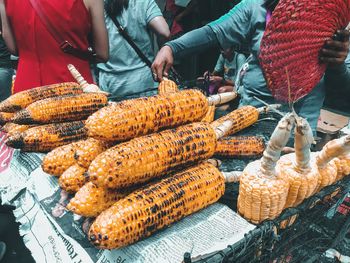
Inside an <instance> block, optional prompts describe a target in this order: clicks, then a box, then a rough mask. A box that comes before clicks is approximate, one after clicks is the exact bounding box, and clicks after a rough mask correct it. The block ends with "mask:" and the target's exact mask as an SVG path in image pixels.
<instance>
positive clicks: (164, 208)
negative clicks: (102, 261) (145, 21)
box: [89, 163, 225, 249]
mask: <svg viewBox="0 0 350 263" xmlns="http://www.w3.org/2000/svg"><path fill="white" fill-rule="evenodd" d="M224 191H225V178H224V176H223V175H222V174H221V173H220V171H219V170H218V169H217V168H216V167H214V166H213V165H211V164H209V163H203V164H201V165H199V166H196V167H194V168H190V169H188V170H185V171H183V172H181V173H178V174H176V175H175V176H172V177H169V178H166V179H163V180H162V181H160V182H159V183H155V184H152V185H150V186H147V187H145V188H143V189H141V190H138V191H135V192H133V193H131V194H130V195H128V196H127V197H125V198H123V199H121V200H119V201H118V202H116V203H115V204H114V205H113V206H111V207H110V208H109V209H107V210H106V211H104V212H102V213H101V214H100V215H99V216H98V217H97V218H96V220H95V222H94V223H93V224H92V226H91V228H90V231H89V239H90V241H91V242H92V243H93V244H94V245H95V246H97V247H99V248H106V249H114V248H120V247H124V246H126V245H129V244H132V243H134V242H136V241H138V240H140V239H141V238H144V237H148V236H150V235H151V234H152V233H154V232H156V231H158V230H160V229H163V228H164V227H167V226H169V225H171V224H172V223H174V222H176V221H179V220H180V219H182V218H183V217H185V216H188V215H190V214H193V213H195V212H197V211H198V210H201V209H203V208H205V207H207V206H208V205H210V204H212V203H215V202H216V201H217V200H218V199H219V198H220V197H221V196H222V195H223V194H224Z"/></svg>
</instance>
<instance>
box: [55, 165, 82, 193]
mask: <svg viewBox="0 0 350 263" xmlns="http://www.w3.org/2000/svg"><path fill="white" fill-rule="evenodd" d="M85 173H86V168H84V167H81V166H80V165H79V164H73V165H72V166H71V167H69V168H68V169H67V170H66V171H65V172H64V173H63V174H62V175H61V176H60V178H59V179H58V183H59V185H60V187H61V188H62V189H63V190H65V191H66V192H68V193H76V192H78V191H79V189H80V188H81V187H83V185H84V184H85V183H86V177H85Z"/></svg>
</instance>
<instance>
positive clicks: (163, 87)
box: [158, 79, 179, 95]
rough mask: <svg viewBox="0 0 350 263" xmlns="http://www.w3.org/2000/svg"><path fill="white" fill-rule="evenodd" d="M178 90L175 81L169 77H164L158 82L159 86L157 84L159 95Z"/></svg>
mask: <svg viewBox="0 0 350 263" xmlns="http://www.w3.org/2000/svg"><path fill="white" fill-rule="evenodd" d="M178 91H179V88H178V87H177V85H176V83H175V82H174V81H172V80H170V79H164V80H162V81H161V82H160V83H159V86H158V94H159V95H165V94H169V93H171V92H178Z"/></svg>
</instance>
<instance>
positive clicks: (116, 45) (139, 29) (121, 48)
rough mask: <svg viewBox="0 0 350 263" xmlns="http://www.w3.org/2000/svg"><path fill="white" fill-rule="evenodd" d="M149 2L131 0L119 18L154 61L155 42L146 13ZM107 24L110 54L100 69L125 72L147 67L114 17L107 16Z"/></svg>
mask: <svg viewBox="0 0 350 263" xmlns="http://www.w3.org/2000/svg"><path fill="white" fill-rule="evenodd" d="M147 2H149V1H138V0H130V2H129V7H128V8H127V9H126V10H124V12H123V13H122V14H121V15H120V16H118V17H117V19H118V22H119V23H120V25H121V26H122V27H123V28H125V29H126V31H127V33H128V34H129V36H130V37H131V39H132V40H133V41H134V42H135V44H136V45H137V46H138V48H139V49H140V50H141V51H142V52H143V53H144V54H145V55H146V57H147V58H148V59H149V60H151V61H153V59H154V53H153V44H152V39H151V35H150V32H149V29H148V25H147V17H146V14H145V8H146V3H147ZM159 13H160V11H159ZM106 26H107V31H108V37H109V51H110V54H109V60H108V62H107V63H103V64H98V67H99V69H101V70H102V71H105V72H108V73H115V74H123V73H125V72H132V71H135V70H138V69H140V68H143V67H147V65H146V64H145V63H144V62H143V61H142V60H141V58H140V57H139V56H138V55H137V53H136V52H135V50H134V49H133V48H132V47H131V46H130V45H129V43H128V42H127V41H126V39H125V38H124V37H123V36H122V35H121V34H120V33H119V32H118V30H117V27H116V26H115V24H114V23H113V21H112V19H110V18H109V17H108V16H106Z"/></svg>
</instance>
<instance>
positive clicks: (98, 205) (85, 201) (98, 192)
mask: <svg viewBox="0 0 350 263" xmlns="http://www.w3.org/2000/svg"><path fill="white" fill-rule="evenodd" d="M129 193H130V191H125V190H124V191H116V190H109V189H106V188H103V187H97V186H96V185H94V184H93V183H91V182H89V183H86V184H85V185H84V186H83V187H81V188H80V189H79V191H78V192H77V193H76V194H75V196H74V197H73V198H72V199H71V200H70V202H69V204H68V205H67V209H68V210H70V211H72V212H73V213H75V214H77V215H81V216H84V217H96V216H98V215H99V214H101V213H102V212H103V211H105V210H106V209H107V208H109V207H111V206H112V205H113V204H114V203H115V202H117V201H119V200H120V199H122V198H123V197H125V196H127V195H128V194H129Z"/></svg>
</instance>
